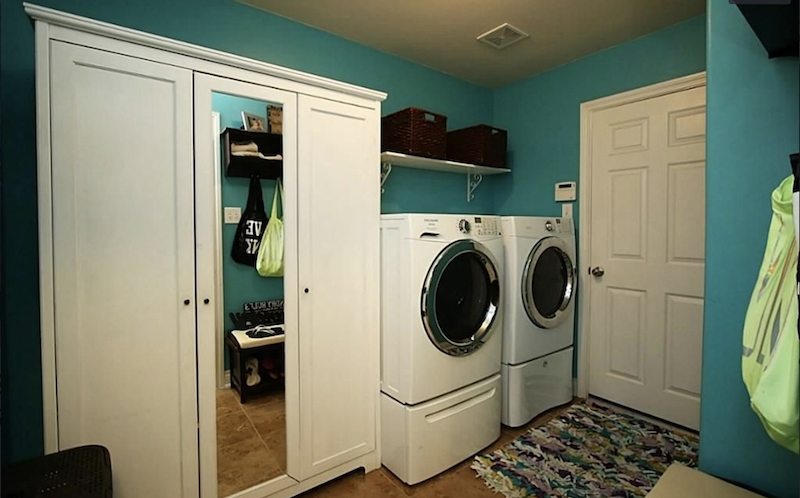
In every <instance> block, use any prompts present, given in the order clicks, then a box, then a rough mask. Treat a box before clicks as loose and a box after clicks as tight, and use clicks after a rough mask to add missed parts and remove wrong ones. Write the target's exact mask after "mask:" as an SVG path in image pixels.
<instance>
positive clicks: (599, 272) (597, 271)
mask: <svg viewBox="0 0 800 498" xmlns="http://www.w3.org/2000/svg"><path fill="white" fill-rule="evenodd" d="M605 273H606V271H605V270H604V269H603V268H602V267H600V266H595V267H594V268H592V275H594V276H595V277H602V276H603V275H605Z"/></svg>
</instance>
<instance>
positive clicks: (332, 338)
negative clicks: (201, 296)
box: [298, 96, 380, 478]
mask: <svg viewBox="0 0 800 498" xmlns="http://www.w3.org/2000/svg"><path fill="white" fill-rule="evenodd" d="M298 107H299V115H298V116H299V122H298V125H299V132H298V145H299V155H298V189H299V196H298V199H299V212H298V215H299V226H300V231H299V250H300V259H299V270H300V288H301V290H300V310H301V312H300V357H301V358H302V359H303V361H302V364H301V371H300V385H301V389H300V393H301V395H300V396H301V398H300V400H301V401H300V404H301V407H302V409H303V413H302V415H301V430H300V438H301V447H302V457H301V460H302V476H301V477H302V478H307V477H309V476H312V475H315V474H318V473H320V472H323V471H325V470H328V469H330V468H333V467H334V466H336V465H338V464H340V463H343V462H346V461H348V460H351V459H353V458H356V457H358V456H361V455H363V454H366V453H368V452H370V451H372V450H374V449H375V431H376V425H375V424H376V410H377V399H378V393H379V390H380V386H379V371H378V362H377V358H379V355H380V353H379V349H378V348H379V344H378V340H379V333H380V320H379V306H380V301H379V283H380V281H379V273H380V266H379V264H380V255H379V251H380V199H379V192H380V189H379V185H380V179H379V169H378V167H377V165H378V164H379V147H378V130H379V125H378V122H377V120H378V114H377V113H376V112H375V111H374V110H368V109H363V108H359V107H355V106H351V105H347V104H341V103H337V102H332V101H326V100H322V99H317V98H313V97H307V96H300V97H299V98H298ZM306 289H308V292H305V290H306Z"/></svg>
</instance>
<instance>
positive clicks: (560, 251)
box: [522, 237, 575, 329]
mask: <svg viewBox="0 0 800 498" xmlns="http://www.w3.org/2000/svg"><path fill="white" fill-rule="evenodd" d="M574 291H575V267H574V265H573V263H572V258H570V256H569V253H568V252H567V245H566V243H564V241H563V240H561V239H559V238H557V237H546V238H544V239H542V240H540V241H539V242H538V243H537V244H536V245H535V246H534V247H533V249H532V250H531V253H530V254H529V255H528V261H527V262H526V264H525V271H524V272H523V277H522V301H523V304H524V306H525V312H526V313H527V314H528V317H529V318H530V319H531V321H533V323H535V324H536V325H538V326H539V327H542V328H546V329H549V328H553V327H555V326H557V325H558V324H560V323H561V322H563V321H564V319H565V318H566V317H567V315H566V314H565V312H566V309H567V307H568V306H569V304H570V302H571V301H572V297H573V294H574Z"/></svg>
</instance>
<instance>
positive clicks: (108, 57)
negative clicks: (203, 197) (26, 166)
mask: <svg viewBox="0 0 800 498" xmlns="http://www.w3.org/2000/svg"><path fill="white" fill-rule="evenodd" d="M51 61H52V62H51V82H52V83H51V133H52V134H51V141H52V200H53V213H52V216H53V232H52V237H53V239H52V244H53V267H54V268H53V269H54V301H55V338H56V365H57V367H56V383H57V392H58V401H57V405H58V447H59V449H66V448H70V447H75V446H80V445H86V444H100V445H103V446H106V447H107V448H108V449H109V451H110V453H111V460H112V466H113V475H114V496H115V497H119V498H138V497H142V498H144V497H147V498H150V497H167V496H169V497H185V498H190V497H196V496H197V495H198V463H197V389H196V373H195V372H196V359H195V312H196V309H195V276H194V272H195V268H194V265H195V257H194V214H193V209H194V206H193V203H194V199H193V195H194V194H193V189H194V185H193V182H194V179H193V159H192V73H191V72H190V71H188V70H184V69H178V68H175V67H172V66H166V65H161V64H157V63H153V62H149V61H144V60H139V59H134V58H130V57H125V56H121V55H115V54H111V53H108V52H102V51H99V50H92V49H88V48H83V47H78V46H74V45H69V44H65V43H60V42H53V43H52V45H51Z"/></svg>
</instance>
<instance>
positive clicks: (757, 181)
mask: <svg viewBox="0 0 800 498" xmlns="http://www.w3.org/2000/svg"><path fill="white" fill-rule="evenodd" d="M708 24H709V33H710V35H709V39H708V122H707V126H708V149H707V150H708V158H707V172H706V174H707V180H706V185H707V192H706V205H707V211H708V212H707V215H706V216H707V219H706V251H707V253H706V305H705V332H704V337H703V398H702V408H701V421H700V432H701V440H700V468H701V469H703V470H704V471H706V472H709V473H712V474H715V475H718V476H721V477H723V478H725V479H729V480H732V481H736V482H740V483H743V484H745V485H747V486H751V487H754V488H756V489H758V490H761V491H762V492H765V493H768V494H772V495H776V496H779V497H785V498H788V497H797V496H798V457H797V455H795V454H793V453H790V452H789V451H786V450H784V449H782V448H781V447H779V446H778V445H777V444H775V443H773V442H772V441H771V440H770V439H769V438H768V437H767V435H766V433H765V432H764V429H763V428H762V426H761V423H760V422H759V420H758V418H757V417H756V415H755V414H754V413H753V411H752V410H751V409H750V403H749V399H748V396H747V391H746V390H745V387H744V383H743V382H742V373H741V354H742V324H743V322H744V315H745V311H746V309H747V305H748V303H749V301H750V294H751V292H752V290H753V286H754V285H755V282H756V276H757V272H758V269H759V267H760V265H761V259H762V257H763V254H764V247H765V245H766V237H767V230H768V228H769V222H770V217H771V208H770V193H771V192H772V190H773V189H774V188H775V187H776V186H777V185H778V183H780V181H781V180H782V179H783V178H785V177H786V176H787V175H788V174H789V173H790V167H789V160H788V158H787V155H788V154H789V153H792V152H797V151H798V149H799V148H800V139H798V135H799V134H800V129H798V106H800V102H798V93H800V87H799V86H798V62H797V59H796V58H795V59H785V60H769V59H767V56H766V53H765V52H764V49H763V47H762V46H761V45H760V44H759V42H758V40H757V39H756V37H755V35H754V34H753V32H752V31H751V30H750V28H749V26H748V25H747V23H746V21H745V20H744V18H742V16H741V14H740V13H739V10H738V9H737V8H736V7H735V6H732V5H729V4H728V2H727V0H711V1H709V4H708Z"/></svg>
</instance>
